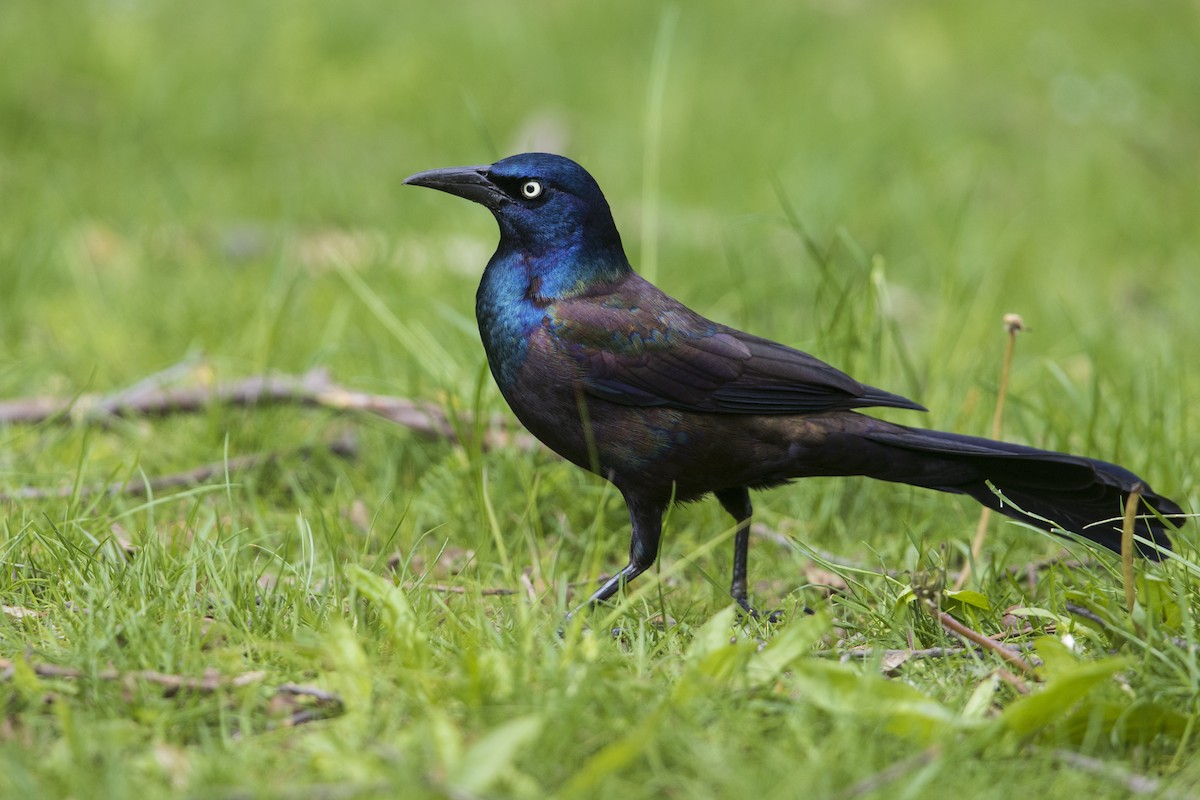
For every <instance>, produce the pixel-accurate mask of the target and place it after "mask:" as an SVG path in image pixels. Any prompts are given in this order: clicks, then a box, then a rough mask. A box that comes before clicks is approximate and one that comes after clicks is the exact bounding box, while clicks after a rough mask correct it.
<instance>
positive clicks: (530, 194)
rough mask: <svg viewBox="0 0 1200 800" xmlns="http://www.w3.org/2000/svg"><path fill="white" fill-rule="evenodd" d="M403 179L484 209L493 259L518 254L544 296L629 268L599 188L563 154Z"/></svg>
mask: <svg viewBox="0 0 1200 800" xmlns="http://www.w3.org/2000/svg"><path fill="white" fill-rule="evenodd" d="M404 182H405V183H406V184H413V185H415V186H427V187H429V188H431V189H438V190H439V191H443V192H449V193H450V194H454V195H458V196H459V197H465V198H466V199H468V200H473V201H474V202H476V203H479V204H481V205H483V206H486V207H487V208H488V209H489V210H490V211H491V212H492V214H493V215H495V217H496V222H497V223H499V225H500V245H499V247H498V248H497V250H496V255H495V256H494V257H493V261H494V262H495V261H498V260H513V259H516V258H518V257H519V258H520V259H521V260H522V262H523V263H524V264H525V268H526V269H527V270H528V272H529V274H530V277H531V278H537V280H538V283H539V284H540V286H541V288H542V289H543V290H544V292H545V293H546V294H547V296H551V297H552V296H557V295H561V294H571V293H573V291H574V290H575V289H577V288H578V286H579V285H580V284H585V283H592V282H595V281H597V280H613V279H615V278H617V277H619V276H620V275H622V274H624V273H626V272H628V271H629V270H630V267H629V262H628V260H627V259H626V258H625V251H624V249H623V248H622V246H621V236H620V234H618V233H617V226H616V224H615V223H614V222H613V218H612V212H611V211H610V210H609V208H608V201H606V200H605V199H604V193H603V192H601V191H600V186H599V185H598V184H597V183H596V181H595V179H594V178H592V176H591V175H589V174H588V172H587V170H585V169H584V168H583V167H581V166H579V165H578V164H576V163H575V162H574V161H572V160H571V159H569V158H563V157H562V156H556V155H552V154H550V153H524V154H522V155H517V156H511V157H509V158H505V159H503V160H501V161H497V162H496V163H495V164H490V165H487V166H478V167H451V168H449V169H435V170H430V171H428V172H419V173H417V174H416V175H412V176H410V177H408V178H406V179H405V181H404Z"/></svg>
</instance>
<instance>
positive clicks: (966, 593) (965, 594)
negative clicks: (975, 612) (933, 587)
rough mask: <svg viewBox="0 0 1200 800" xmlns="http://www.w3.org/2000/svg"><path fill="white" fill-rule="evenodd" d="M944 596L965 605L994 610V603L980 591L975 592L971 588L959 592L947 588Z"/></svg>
mask: <svg viewBox="0 0 1200 800" xmlns="http://www.w3.org/2000/svg"><path fill="white" fill-rule="evenodd" d="M942 596H943V597H944V598H945V599H947V600H949V601H951V602H952V603H959V604H961V605H964V606H973V607H975V608H978V609H982V610H983V611H991V610H992V604H991V603H990V602H988V599H987V598H986V597H984V596H983V595H982V594H980V593H979V592H973V591H971V590H970V589H962V590H961V591H957V592H956V591H954V590H953V589H947V590H946V591H945V592H943V593H942Z"/></svg>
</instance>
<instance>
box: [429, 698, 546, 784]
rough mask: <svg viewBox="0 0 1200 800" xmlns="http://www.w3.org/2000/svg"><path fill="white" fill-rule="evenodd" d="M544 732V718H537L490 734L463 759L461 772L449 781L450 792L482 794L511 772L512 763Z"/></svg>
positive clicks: (514, 722) (509, 724)
mask: <svg viewBox="0 0 1200 800" xmlns="http://www.w3.org/2000/svg"><path fill="white" fill-rule="evenodd" d="M541 732H542V718H541V717H540V716H538V715H536V714H531V715H529V716H527V717H519V718H517V719H514V720H510V721H509V722H506V723H504V724H503V725H501V726H500V727H499V728H496V729H495V730H492V731H489V732H488V733H487V734H485V735H484V736H483V738H481V739H480V740H479V741H477V742H475V744H473V745H471V747H470V748H468V749H467V751H466V752H465V753H463V755H462V760H461V761H460V762H459V765H458V769H457V770H456V771H455V774H454V775H453V777H452V778H451V779H450V780H449V781H448V783H449V784H450V786H451V788H453V789H455V790H457V791H459V792H465V793H467V794H481V793H483V792H486V791H487V790H488V789H490V788H491V786H492V784H494V783H495V782H496V779H497V778H499V777H501V776H503V775H504V773H505V772H507V771H508V770H510V769H512V766H513V762H514V761H516V759H517V757H518V756H519V755H520V754H521V751H522V749H524V748H525V747H526V746H527V745H529V743H530V742H532V741H533V740H534V739H536V738H537V737H538V735H539V734H541Z"/></svg>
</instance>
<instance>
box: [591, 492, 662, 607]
mask: <svg viewBox="0 0 1200 800" xmlns="http://www.w3.org/2000/svg"><path fill="white" fill-rule="evenodd" d="M625 504H626V505H628V506H629V520H630V522H631V523H633V533H632V535H631V536H630V537H629V563H628V564H626V565H625V568H624V569H622V570H621V571H620V572H618V573H617V574H616V575H613V576H612V577H611V578H609V579H608V580H607V581H605V582H604V585H603V586H601V587H600V588H599V589H597V590H596V591H595V593H594V594H592V596H591V597H589V598H588V601H587V605H589V606H594V605H596V604H597V603H602V602H604V601H605V600H607V599H608V598H610V597H612V596H613V595H614V594H616V593H617V591H618V590H619V589H620V588H621V585H622V584H625V583H628V582H629V581H631V580H633V579H634V578H636V577H637V576H638V575H641V574H642V573H643V572H645V571H646V570H648V569H649V568H650V567H651V566H652V565H653V564H654V560H655V559H656V558H658V542H659V539H660V538H661V537H662V518H663V511H664V509H665V508H666V504H665V503H658V502H654V501H647V500H645V499H642V498H635V497H630V496H629V495H628V494H626V495H625Z"/></svg>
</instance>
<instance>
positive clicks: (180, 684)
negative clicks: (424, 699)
mask: <svg viewBox="0 0 1200 800" xmlns="http://www.w3.org/2000/svg"><path fill="white" fill-rule="evenodd" d="M25 663H26V664H27V665H28V667H29V668H30V669H31V670H33V673H34V674H35V675H37V676H39V677H42V678H61V679H68V680H77V679H80V678H94V679H96V680H100V681H113V682H119V683H137V682H141V683H152V684H155V685H156V686H161V687H163V690H164V691H165V693H166V694H167V695H175V694H178V693H179V692H198V693H201V694H212V693H213V692H217V691H220V690H222V689H237V688H241V687H243V686H249V685H251V684H254V683H259V682H260V681H262V680H263V679H264V678H266V677H267V673H266V672H264V671H262V670H255V671H254V672H243V673H242V674H240V675H234V676H233V677H229V678H227V677H224V676H222V675H221V674H220V673H219V672H217V671H216V670H214V669H209V670H205V672H204V675H203V676H201V677H199V678H196V677H190V676H187V675H173V674H170V673H165V672H156V671H154V670H149V669H147V670H137V671H134V672H120V671H118V670H115V669H102V670H100V671H98V672H94V673H93V672H85V671H84V670H81V669H79V668H78V667H65V666H62V665H59V664H43V663H40V662H35V661H26V662H25ZM15 670H16V663H15V662H13V661H11V660H9V659H7V658H0V679H3V680H8V679H10V678H11V677H12V675H13V672H14V671H15ZM273 693H274V694H282V695H290V696H293V697H311V698H312V699H313V700H315V701H316V702H318V703H320V704H323V705H329V706H336V707H338V708H340V707H341V706H342V698H341V697H339V696H338V695H336V694H334V693H333V692H327V691H325V690H324V689H318V688H317V687H315V686H302V685H299V684H295V683H285V684H282V685H281V686H277V687H275V691H274V692H273Z"/></svg>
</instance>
